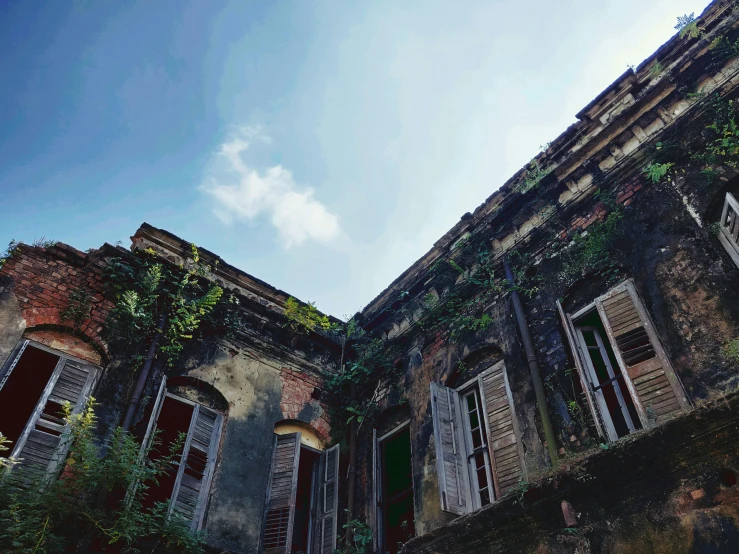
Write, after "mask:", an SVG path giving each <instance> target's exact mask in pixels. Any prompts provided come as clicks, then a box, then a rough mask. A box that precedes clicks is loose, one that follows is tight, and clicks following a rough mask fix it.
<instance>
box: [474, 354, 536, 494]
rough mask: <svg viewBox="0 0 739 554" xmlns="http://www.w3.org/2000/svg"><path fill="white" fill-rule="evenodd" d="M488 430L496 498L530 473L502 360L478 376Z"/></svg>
mask: <svg viewBox="0 0 739 554" xmlns="http://www.w3.org/2000/svg"><path fill="white" fill-rule="evenodd" d="M477 381H478V386H479V387H480V398H481V399H482V411H483V413H484V414H485V418H484V419H485V426H486V428H487V433H488V450H489V451H490V458H491V460H492V465H493V481H494V483H495V495H496V498H501V497H502V496H503V495H505V494H506V493H507V492H509V491H510V490H512V489H515V488H516V487H517V486H518V482H519V481H520V480H521V479H522V478H524V477H525V475H526V464H525V463H524V455H523V445H522V443H521V431H520V430H519V427H518V418H517V417H516V411H515V409H514V406H513V395H512V394H511V387H510V385H509V384H508V375H507V374H506V369H505V364H504V363H503V362H502V361H500V362H498V363H497V364H495V365H494V366H493V367H491V368H490V369H488V370H487V371H484V372H483V373H481V374H480V375H479V376H478V377H477Z"/></svg>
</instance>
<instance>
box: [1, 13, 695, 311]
mask: <svg viewBox="0 0 739 554" xmlns="http://www.w3.org/2000/svg"><path fill="white" fill-rule="evenodd" d="M707 4H708V2H707V0H599V1H597V2H594V1H592V0H561V1H559V2H551V1H545V0H530V1H528V2H521V1H513V0H507V1H502V0H487V1H483V0H457V1H455V2H448V1H446V0H424V1H418V0H403V1H400V2H399V1H397V0H374V1H358V0H354V1H353V0H331V1H329V0H311V1H304V0H294V1H282V0H273V1H264V0H263V1H260V2H257V1H251V0H234V1H229V0H208V1H205V0H202V1H190V2H187V1H184V0H157V2H151V1H135V0H131V1H128V2H97V1H93V0H68V1H63V2H60V1H56V0H49V1H45V2H44V1H42V0H37V1H34V2H23V1H20V0H5V1H3V2H0V52H2V54H0V245H3V246H0V251H1V250H2V249H3V248H4V245H5V244H7V243H9V242H10V240H11V239H15V240H20V241H23V242H26V243H31V242H33V241H34V240H38V239H41V238H42V237H44V238H46V239H48V240H58V241H62V242H65V243H67V244H70V245H72V246H75V247H76V248H79V249H80V250H87V249H89V248H96V247H99V246H101V245H102V244H103V243H105V242H108V243H111V244H115V243H118V242H120V243H121V244H123V245H124V246H129V245H130V239H129V237H130V236H131V235H133V234H134V232H135V231H136V229H137V228H138V226H139V225H140V224H141V223H142V222H147V223H149V224H151V225H153V226H155V227H160V228H164V229H166V230H168V231H170V232H172V233H174V234H176V235H178V236H179V237H181V238H183V239H185V240H188V241H190V242H194V243H195V244H197V245H199V246H201V247H204V248H207V249H209V250H211V251H212V252H215V253H216V254H218V255H220V256H221V257H222V258H223V259H224V260H225V261H226V262H228V263H230V264H232V265H234V266H236V267H238V268H240V269H242V270H244V271H246V272H247V273H250V274H251V275H253V276H255V277H258V278H260V279H262V280H264V281H266V282H268V283H270V284H271V285H273V286H275V287H277V288H279V289H282V290H284V291H286V292H287V293H289V294H291V295H293V296H295V297H297V298H300V299H301V300H303V301H311V302H315V303H316V305H317V307H318V308H319V309H320V310H322V311H324V312H326V313H330V314H332V315H335V316H337V317H342V318H343V317H349V316H351V315H352V314H354V313H355V312H356V311H358V310H360V309H361V308H362V307H363V306H365V305H366V304H368V303H369V302H370V301H371V300H372V299H373V298H374V297H375V296H376V295H378V294H379V293H380V292H382V290H383V289H384V288H385V287H387V286H388V285H389V284H390V283H391V282H392V281H393V280H394V279H395V278H396V277H397V276H398V275H400V274H401V273H402V272H403V271H404V270H405V269H407V268H408V267H409V266H410V265H412V264H413V263H414V262H415V261H416V260H417V259H419V258H420V257H421V256H423V255H424V254H425V253H426V252H427V251H428V250H429V249H431V247H432V246H433V244H434V242H435V241H437V240H438V239H439V238H441V237H442V236H443V235H444V233H446V232H447V231H448V230H449V229H450V228H451V227H452V226H453V225H454V224H455V223H456V222H457V221H458V220H459V218H460V217H461V216H462V215H463V214H464V213H465V212H468V211H473V210H474V209H475V208H476V207H477V206H478V205H479V204H481V203H482V202H483V201H484V200H485V199H486V198H487V197H488V196H489V195H490V194H492V193H493V192H494V191H495V190H496V189H498V188H499V187H500V186H501V185H502V184H503V183H504V182H505V181H506V180H507V179H508V178H509V177H510V176H511V175H513V174H514V173H515V172H516V171H517V170H518V169H519V168H520V167H522V166H523V165H525V164H526V163H527V162H528V161H529V160H530V159H531V158H532V157H533V156H534V155H536V153H537V152H538V151H539V150H540V147H541V146H542V145H544V144H546V143H547V142H549V141H551V140H553V139H554V138H556V137H557V136H558V135H559V134H560V133H561V132H563V131H564V130H565V129H566V128H567V126H568V125H570V124H571V123H573V122H575V120H576V118H575V114H576V113H577V112H578V111H579V110H580V109H581V108H583V107H584V106H585V105H586V104H588V102H589V101H590V100H591V99H592V98H594V97H595V96H596V95H597V94H598V93H600V92H601V91H602V90H603V89H604V88H605V87H607V86H608V85H609V84H610V83H612V82H613V81H614V80H615V79H616V78H617V77H618V76H619V75H621V74H622V73H623V72H624V71H625V70H626V69H627V66H629V65H638V64H639V63H640V62H641V61H642V60H643V59H645V58H646V57H648V56H649V55H650V54H652V53H653V52H654V51H655V50H656V49H657V48H658V47H659V46H660V45H661V44H662V43H664V42H665V41H666V40H668V39H669V38H670V37H671V36H672V35H674V34H675V29H674V26H675V23H676V19H677V17H678V16H681V15H683V14H689V13H691V12H695V14H696V15H698V14H699V13H700V12H701V11H702V10H703V9H704V8H705V6H706V5H707Z"/></svg>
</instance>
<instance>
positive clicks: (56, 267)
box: [0, 243, 112, 352]
mask: <svg viewBox="0 0 739 554" xmlns="http://www.w3.org/2000/svg"><path fill="white" fill-rule="evenodd" d="M103 266H104V262H103V260H102V259H100V258H97V257H95V256H93V255H91V254H86V253H84V252H80V251H79V250H77V249H75V248H72V247H71V246H67V245H66V244H61V243H58V244H57V245H55V246H51V247H48V248H42V247H35V246H28V245H25V244H21V245H20V246H18V248H17V249H16V250H15V252H14V253H13V255H12V256H11V257H10V259H8V261H7V262H6V263H5V265H4V266H3V267H2V268H1V269H0V278H1V277H7V278H9V284H8V285H7V288H8V289H9V290H10V291H11V292H12V293H13V294H14V295H15V296H16V298H17V299H18V303H19V305H20V308H21V312H22V315H23V318H24V319H25V320H26V327H27V328H28V329H32V328H35V327H39V326H57V327H66V328H69V329H71V328H72V327H73V322H71V321H68V320H64V318H63V317H62V314H61V312H62V311H63V310H64V309H65V308H66V307H67V306H68V305H69V294H70V293H71V292H72V291H74V290H76V289H78V288H84V289H86V290H87V291H88V293H90V313H89V317H88V318H87V319H85V320H84V321H82V323H81V325H80V327H79V329H78V332H80V333H82V334H83V335H84V336H85V337H87V338H88V339H90V340H91V341H92V342H93V343H94V344H95V345H96V346H97V347H98V348H100V349H101V350H102V351H104V352H107V345H106V343H105V341H104V340H103V338H102V336H101V333H102V331H103V326H104V324H105V320H106V318H107V316H108V312H109V310H110V309H111V308H112V304H111V303H110V302H109V301H107V300H106V299H105V298H104V297H103V294H102V291H103Z"/></svg>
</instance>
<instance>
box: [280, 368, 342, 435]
mask: <svg viewBox="0 0 739 554" xmlns="http://www.w3.org/2000/svg"><path fill="white" fill-rule="evenodd" d="M280 380H281V381H282V397H281V398H280V409H281V410H282V415H283V416H284V418H285V419H297V420H300V421H304V422H306V423H309V424H310V425H311V426H312V427H313V428H314V429H315V430H316V432H317V433H318V435H319V436H320V438H321V439H323V440H325V441H327V440H329V439H330V432H331V426H330V425H329V422H328V413H327V411H326V405H325V404H324V403H323V402H321V401H320V400H317V399H315V398H313V397H312V396H313V391H314V390H315V389H316V388H318V389H322V388H323V380H322V379H321V378H320V377H318V376H316V375H312V374H310V373H305V372H301V371H294V370H292V369H290V368H287V367H283V368H282V369H281V371H280Z"/></svg>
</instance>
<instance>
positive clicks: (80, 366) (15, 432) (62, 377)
mask: <svg viewBox="0 0 739 554" xmlns="http://www.w3.org/2000/svg"><path fill="white" fill-rule="evenodd" d="M97 373H98V372H97V369H96V368H95V367H93V366H91V365H89V364H88V363H86V362H83V361H82V360H78V359H76V358H72V357H70V356H67V355H65V354H61V353H59V352H56V351H54V350H50V349H49V348H46V347H45V346H42V345H41V344H37V343H35V342H31V341H28V340H24V341H22V342H21V343H20V344H18V345H17V346H16V348H15V350H14V351H13V353H12V354H11V355H10V357H9V359H8V363H7V364H6V367H5V368H4V369H3V371H2V372H1V373H0V433H2V434H3V435H5V436H6V437H7V438H8V439H9V440H10V441H11V444H12V447H11V450H9V451H5V452H0V456H8V455H9V456H11V457H13V458H19V459H21V460H22V461H21V463H22V464H23V465H25V466H29V467H34V468H36V469H38V470H41V471H46V472H47V473H49V474H51V473H53V472H54V471H55V470H56V469H58V468H59V462H60V461H61V460H63V459H64V458H65V457H66V455H67V450H68V444H65V441H64V440H63V438H64V431H65V425H64V419H63V405H64V403H65V402H68V403H69V404H70V406H71V409H72V413H73V414H74V413H79V412H80V411H81V410H82V409H83V408H84V405H85V401H86V400H87V398H88V397H89V395H90V391H91V390H92V387H93V384H94V381H95V378H96V377H97Z"/></svg>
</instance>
